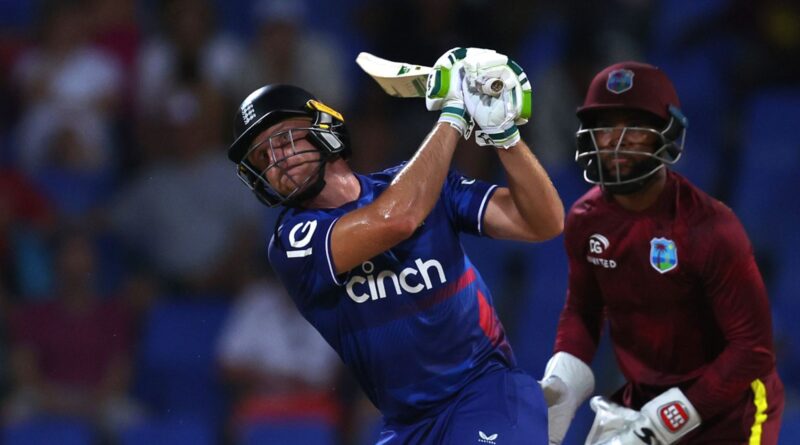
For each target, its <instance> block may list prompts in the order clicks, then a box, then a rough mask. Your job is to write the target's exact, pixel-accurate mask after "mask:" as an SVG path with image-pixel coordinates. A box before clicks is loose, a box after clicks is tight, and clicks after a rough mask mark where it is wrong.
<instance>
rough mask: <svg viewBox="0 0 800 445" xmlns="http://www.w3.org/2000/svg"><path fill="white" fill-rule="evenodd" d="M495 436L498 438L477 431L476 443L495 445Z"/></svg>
mask: <svg viewBox="0 0 800 445" xmlns="http://www.w3.org/2000/svg"><path fill="white" fill-rule="evenodd" d="M497 436H498V434H497V433H495V434H492V435H486V433H484V432H483V431H480V430H479V431H478V442H481V443H488V444H491V445H495V444H496V443H495V440H497Z"/></svg>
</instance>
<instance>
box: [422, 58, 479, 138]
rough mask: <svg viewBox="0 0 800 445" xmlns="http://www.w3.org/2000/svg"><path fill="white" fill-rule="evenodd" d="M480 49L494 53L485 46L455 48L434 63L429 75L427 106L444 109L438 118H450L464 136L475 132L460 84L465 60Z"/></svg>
mask: <svg viewBox="0 0 800 445" xmlns="http://www.w3.org/2000/svg"><path fill="white" fill-rule="evenodd" d="M480 53H494V51H492V50H489V49H483V48H453V49H451V50H449V51H447V52H446V53H444V54H442V56H441V57H439V59H438V60H437V61H436V63H435V64H434V65H433V71H432V72H431V74H429V75H428V81H427V85H426V91H425V106H426V107H427V108H428V110H430V111H437V110H442V114H441V115H440V116H439V122H447V123H448V124H450V125H451V126H453V127H455V128H456V130H458V132H459V133H461V135H462V136H464V138H465V139H468V138H469V136H470V134H471V132H472V125H473V122H472V119H471V118H470V116H469V114H468V113H467V111H466V108H465V106H464V96H463V94H462V91H461V88H462V85H463V79H464V67H463V60H464V59H465V58H466V57H468V56H473V57H474V56H475V55H476V54H480Z"/></svg>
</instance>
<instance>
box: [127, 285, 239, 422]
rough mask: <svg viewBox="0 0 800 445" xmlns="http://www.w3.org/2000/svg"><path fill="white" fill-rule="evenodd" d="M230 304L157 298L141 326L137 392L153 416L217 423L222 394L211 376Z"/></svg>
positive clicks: (214, 371)
mask: <svg viewBox="0 0 800 445" xmlns="http://www.w3.org/2000/svg"><path fill="white" fill-rule="evenodd" d="M228 310H229V305H228V304H227V303H223V302H218V301H196V300H195V301H162V302H160V303H158V304H156V305H155V306H154V307H153V308H152V309H151V310H150V313H149V315H148V317H147V320H146V322H145V324H144V326H143V332H142V335H143V336H142V341H141V357H140V359H139V362H138V363H137V366H138V375H137V394H138V396H139V397H140V398H141V400H144V401H145V402H146V403H148V404H149V406H150V408H151V409H152V410H153V411H154V412H155V414H156V415H162V416H163V415H170V416H174V417H177V418H182V419H207V420H209V421H211V420H215V421H219V420H220V419H221V418H222V416H223V413H224V410H225V401H224V392H223V389H222V386H221V383H220V381H219V379H218V378H217V374H216V364H215V352H214V350H215V344H216V340H217V336H218V334H219V331H220V329H221V326H222V323H223V321H224V320H225V317H226V315H227V313H228Z"/></svg>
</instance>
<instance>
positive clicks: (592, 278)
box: [555, 172, 775, 418]
mask: <svg viewBox="0 0 800 445" xmlns="http://www.w3.org/2000/svg"><path fill="white" fill-rule="evenodd" d="M593 235H594V242H593V241H592V240H591V238H593ZM598 235H599V236H602V237H604V238H605V239H607V243H608V245H607V246H603V244H602V243H601V242H598V241H597V240H598V239H602V238H599V237H598ZM654 238H665V239H667V240H671V241H673V242H674V243H675V246H676V247H677V258H678V262H677V265H676V267H675V268H674V269H672V270H669V271H667V272H665V273H661V272H659V271H658V270H657V269H656V268H655V267H654V266H653V265H651V258H650V256H651V255H650V253H651V240H653V239H654ZM565 244H566V249H567V253H568V256H569V287H568V292H567V301H566V304H565V307H564V309H563V311H562V314H561V319H560V322H559V327H558V333H557V337H556V345H555V349H556V351H566V352H569V353H571V354H573V355H575V356H577V357H579V358H581V359H582V360H584V361H586V362H587V363H588V362H590V361H591V360H592V357H593V356H594V353H595V351H596V348H597V343H598V340H599V336H600V331H601V327H602V323H603V319H604V317H605V318H606V319H607V320H608V322H609V327H610V334H611V338H612V341H613V344H614V352H615V354H616V357H617V361H618V363H619V367H620V370H621V371H622V373H623V374H624V375H625V378H626V379H627V380H628V381H629V382H632V383H634V384H637V385H652V386H658V387H670V386H675V385H679V384H684V383H685V382H688V381H694V384H692V385H691V386H688V387H687V388H686V391H685V393H686V396H687V397H688V398H689V400H691V402H692V404H693V405H694V406H695V407H696V408H697V410H698V412H700V414H701V416H702V417H703V418H710V417H712V416H713V415H715V414H716V413H717V412H719V411H720V410H723V409H725V407H728V406H732V405H733V404H735V403H736V402H737V401H738V400H740V399H741V397H742V395H743V394H744V393H745V392H746V391H748V390H749V387H750V383H751V382H752V381H753V380H754V379H756V378H759V377H763V376H766V375H767V374H769V373H770V372H772V371H773V370H774V366H775V356H774V352H773V346H772V322H771V315H770V309H769V304H768V301H767V294H766V290H765V288H764V284H763V281H762V278H761V275H760V273H759V271H758V268H757V267H756V264H755V260H754V258H753V254H752V247H751V245H750V242H749V240H748V239H747V236H746V234H745V233H744V230H743V228H742V226H741V224H740V223H739V221H738V219H737V218H736V216H735V215H734V214H733V212H732V211H731V210H730V209H729V208H727V207H726V206H725V205H723V204H722V203H720V202H719V201H717V200H715V199H713V198H711V197H709V196H708V195H706V194H705V193H703V192H702V191H700V190H699V189H697V188H696V187H694V186H693V185H691V184H690V183H689V182H688V181H686V180H685V179H684V178H682V177H681V176H679V175H678V174H676V173H673V172H669V173H668V177H667V183H666V186H665V189H664V191H663V193H662V194H661V196H660V197H659V199H658V201H657V202H656V203H655V204H654V205H653V206H651V208H650V209H648V210H646V211H644V212H641V213H632V212H628V211H626V210H624V209H623V208H622V207H620V206H619V205H618V204H616V202H615V201H613V199H610V198H607V197H605V196H603V195H602V193H601V192H600V190H599V188H597V187H595V188H593V189H591V190H590V191H589V192H588V193H587V194H586V195H584V196H583V197H582V198H581V199H579V200H578V201H577V202H576V203H575V205H574V206H573V208H572V209H571V210H570V212H569V214H568V216H567V222H566V227H565ZM592 248H594V252H592V251H591V249H592ZM598 251H599V252H598Z"/></svg>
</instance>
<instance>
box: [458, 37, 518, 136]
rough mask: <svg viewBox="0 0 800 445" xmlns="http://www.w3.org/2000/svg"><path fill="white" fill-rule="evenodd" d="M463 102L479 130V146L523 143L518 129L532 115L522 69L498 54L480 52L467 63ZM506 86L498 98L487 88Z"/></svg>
mask: <svg viewBox="0 0 800 445" xmlns="http://www.w3.org/2000/svg"><path fill="white" fill-rule="evenodd" d="M464 70H465V76H464V80H463V81H464V86H463V92H464V103H465V105H466V107H467V112H468V113H470V114H471V115H472V117H473V119H475V123H476V124H477V125H478V126H479V127H480V130H479V131H477V132H476V134H475V140H476V142H477V143H478V145H484V146H485V145H493V146H495V147H502V148H510V147H512V146H513V145H515V144H516V143H517V142H519V140H520V135H519V129H518V128H517V126H519V125H523V124H525V123H527V122H528V119H529V118H530V116H531V84H530V81H529V80H528V76H527V75H526V74H525V72H524V71H523V70H522V68H521V67H520V66H519V65H518V64H517V63H516V62H514V61H513V60H511V59H509V58H508V57H507V56H505V55H503V54H499V53H479V54H475V55H474V56H473V55H470V57H467V58H466V59H465V60H464ZM497 79H499V80H500V81H501V82H502V83H503V89H502V92H500V93H499V95H493V94H487V93H491V92H492V90H491V88H489V89H487V88H486V86H487V85H488V84H490V83H491V82H492V81H493V80H497Z"/></svg>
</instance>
